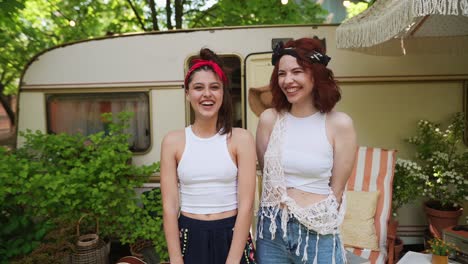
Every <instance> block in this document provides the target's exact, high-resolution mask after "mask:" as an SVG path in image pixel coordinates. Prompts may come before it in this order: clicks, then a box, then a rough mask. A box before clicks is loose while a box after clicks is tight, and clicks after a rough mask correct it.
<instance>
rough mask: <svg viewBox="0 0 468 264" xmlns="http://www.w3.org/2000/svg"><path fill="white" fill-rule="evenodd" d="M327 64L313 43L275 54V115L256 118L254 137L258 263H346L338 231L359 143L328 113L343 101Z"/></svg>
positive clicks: (346, 120)
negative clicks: (258, 171) (258, 179)
mask: <svg viewBox="0 0 468 264" xmlns="http://www.w3.org/2000/svg"><path fill="white" fill-rule="evenodd" d="M329 61H330V57H328V56H327V55H326V54H325V49H324V48H323V47H322V45H321V42H320V41H319V40H317V39H310V38H302V39H298V40H295V41H289V42H288V43H286V45H283V44H282V43H280V44H278V45H277V46H276V48H275V49H274V52H273V56H272V64H273V65H274V70H273V73H272V75H271V81H270V86H271V91H272V96H273V99H272V104H273V107H274V108H271V109H267V110H265V111H264V112H263V113H262V114H261V116H260V121H259V124H258V128H257V137H256V141H257V144H256V145H257V156H258V160H259V163H260V166H261V167H262V168H263V183H262V187H263V192H262V199H261V202H260V209H259V213H258V226H257V233H258V236H257V258H258V262H259V263H265V264H275V263H281V264H287V263H344V262H345V261H346V260H345V257H344V256H345V251H344V248H343V245H342V242H341V239H340V237H339V230H338V227H339V225H340V224H341V222H342V221H343V217H344V211H345V197H344V190H345V186H346V182H347V180H348V178H349V176H350V174H351V170H352V168H353V164H354V159H355V153H356V147H357V143H356V133H355V131H354V127H353V122H352V120H351V118H350V117H349V116H348V115H347V114H345V113H341V112H336V111H334V110H333V108H334V106H335V104H336V103H337V102H338V101H339V100H340V98H341V94H340V90H339V87H338V85H337V83H336V81H335V80H334V78H333V73H332V71H331V70H330V69H328V68H327V65H328V62H329Z"/></svg>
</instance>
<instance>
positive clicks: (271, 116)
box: [259, 108, 279, 127]
mask: <svg viewBox="0 0 468 264" xmlns="http://www.w3.org/2000/svg"><path fill="white" fill-rule="evenodd" d="M278 115H279V113H278V111H276V109H274V108H268V109H266V110H265V111H263V112H262V114H261V115H260V120H259V122H260V123H261V124H262V125H264V126H267V127H273V125H274V124H275V122H276V119H277V118H278Z"/></svg>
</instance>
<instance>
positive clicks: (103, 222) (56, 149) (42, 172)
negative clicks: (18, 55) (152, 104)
mask: <svg viewBox="0 0 468 264" xmlns="http://www.w3.org/2000/svg"><path fill="white" fill-rule="evenodd" d="M131 115H132V114H131V113H127V112H122V113H120V114H119V115H118V116H117V118H115V119H113V117H112V115H111V114H104V115H103V118H104V120H106V122H107V123H106V131H102V132H98V133H96V134H93V135H89V136H83V135H80V134H77V135H68V134H58V135H53V134H44V133H42V132H40V131H36V132H32V131H26V132H24V133H21V135H22V136H23V137H24V138H25V139H26V141H25V144H24V146H23V147H21V148H20V149H18V150H16V151H14V152H12V153H7V152H6V151H5V150H4V149H2V150H0V185H1V186H2V188H0V219H1V220H2V225H1V227H0V235H1V237H0V241H2V242H0V255H2V256H3V254H2V252H10V253H9V255H7V256H8V257H9V258H11V257H14V256H16V255H24V254H27V253H28V252H31V250H33V249H34V248H35V247H36V246H37V245H38V244H39V243H38V242H39V241H41V239H42V238H43V237H44V235H45V234H46V233H47V231H49V230H51V229H52V228H54V229H59V228H61V227H63V226H76V223H77V220H78V219H79V218H80V217H81V216H82V215H84V214H89V215H92V216H93V217H97V218H98V219H99V223H100V229H99V231H100V235H101V236H103V237H119V235H120V233H122V232H125V231H123V230H125V228H126V227H128V225H129V221H128V220H127V219H129V217H130V218H131V217H133V213H135V212H140V211H142V208H141V207H139V206H138V202H139V198H138V197H137V195H136V193H135V188H138V187H141V186H142V185H143V183H144V182H147V181H148V178H149V176H150V175H151V174H152V173H153V172H154V171H155V170H156V169H157V168H158V164H152V165H150V166H135V165H132V164H131V158H132V153H131V151H130V150H129V146H128V143H127V142H128V138H129V135H128V134H125V133H124V132H123V131H125V128H126V127H128V120H129V118H130V116H131ZM4 221H5V222H4ZM13 221H19V223H21V225H17V224H15V223H14V222H13ZM4 223H5V224H4ZM91 224H92V223H91ZM143 224H145V223H143ZM26 227H29V229H26Z"/></svg>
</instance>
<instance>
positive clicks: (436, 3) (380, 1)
mask: <svg viewBox="0 0 468 264" xmlns="http://www.w3.org/2000/svg"><path fill="white" fill-rule="evenodd" d="M440 36H443V37H454V36H468V0H377V1H376V2H375V3H374V4H373V5H372V6H371V7H370V8H368V9H367V10H365V11H364V12H362V13H361V14H359V15H357V16H355V17H353V18H351V19H349V20H347V21H345V22H343V23H342V24H341V25H340V26H339V27H338V28H337V30H336V42H337V47H338V48H367V47H372V46H374V45H378V44H381V43H383V42H385V41H388V40H392V39H395V38H400V39H406V38H409V37H440Z"/></svg>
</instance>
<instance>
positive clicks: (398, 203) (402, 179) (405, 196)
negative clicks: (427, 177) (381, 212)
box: [390, 158, 424, 260]
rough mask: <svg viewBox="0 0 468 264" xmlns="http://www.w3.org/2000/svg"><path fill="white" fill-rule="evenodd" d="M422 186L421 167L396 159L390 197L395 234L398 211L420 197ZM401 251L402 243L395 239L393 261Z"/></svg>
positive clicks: (422, 175) (414, 163)
mask: <svg viewBox="0 0 468 264" xmlns="http://www.w3.org/2000/svg"><path fill="white" fill-rule="evenodd" d="M423 184H424V174H423V173H422V169H421V167H420V166H419V165H418V164H417V163H416V162H413V161H411V160H406V159H401V158H398V159H397V160H396V163H395V173H394V177H393V195H392V216H393V217H392V219H391V223H390V224H391V227H392V229H393V230H394V232H395V233H396V230H397V228H398V221H397V220H396V219H395V218H396V217H397V213H398V209H400V208H401V207H402V206H403V205H405V204H407V203H409V202H412V201H414V200H415V198H417V197H419V196H421V193H422V189H423ZM402 251H403V241H402V240H401V239H400V238H399V237H398V236H396V237H395V259H396V260H398V259H399V257H400V254H401V252H402Z"/></svg>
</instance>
